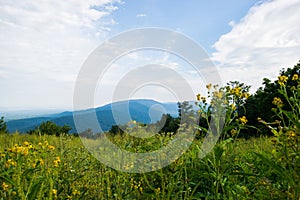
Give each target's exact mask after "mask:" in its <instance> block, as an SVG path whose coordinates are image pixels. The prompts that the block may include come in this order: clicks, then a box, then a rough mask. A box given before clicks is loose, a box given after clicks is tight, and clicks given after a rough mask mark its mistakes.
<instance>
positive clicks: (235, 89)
mask: <svg viewBox="0 0 300 200" xmlns="http://www.w3.org/2000/svg"><path fill="white" fill-rule="evenodd" d="M241 91H242V88H241V87H235V88H232V89H231V90H230V94H235V95H236V96H240V94H241Z"/></svg>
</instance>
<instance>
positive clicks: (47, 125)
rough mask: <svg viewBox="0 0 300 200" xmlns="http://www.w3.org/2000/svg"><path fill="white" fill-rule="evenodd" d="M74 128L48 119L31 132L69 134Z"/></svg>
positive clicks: (57, 134)
mask: <svg viewBox="0 0 300 200" xmlns="http://www.w3.org/2000/svg"><path fill="white" fill-rule="evenodd" d="M71 129H72V128H71V127H70V126H67V125H63V126H58V125H56V124H55V123H54V122H51V121H46V122H43V123H42V124H41V125H39V126H38V127H36V128H35V129H34V130H30V131H28V132H27V133H29V134H41V135H56V136H60V135H61V134H68V133H69V131H70V130H71Z"/></svg>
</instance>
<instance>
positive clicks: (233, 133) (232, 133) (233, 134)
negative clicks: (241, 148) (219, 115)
mask: <svg viewBox="0 0 300 200" xmlns="http://www.w3.org/2000/svg"><path fill="white" fill-rule="evenodd" d="M230 132H231V135H232V136H233V137H234V136H235V135H236V134H237V130H236V129H231V131H230Z"/></svg>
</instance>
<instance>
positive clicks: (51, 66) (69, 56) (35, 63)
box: [0, 0, 121, 109]
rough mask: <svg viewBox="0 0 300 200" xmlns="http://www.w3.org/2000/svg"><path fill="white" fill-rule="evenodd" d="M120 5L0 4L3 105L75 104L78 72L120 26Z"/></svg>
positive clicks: (111, 0)
mask: <svg viewBox="0 0 300 200" xmlns="http://www.w3.org/2000/svg"><path fill="white" fill-rule="evenodd" d="M117 3H121V1H120V0H71V1H59V0H55V1H30V0H23V1H18V0H11V1H1V4H0V84H1V85H2V86H4V87H2V90H3V93H5V94H6V95H5V96H3V97H1V100H0V103H1V106H5V107H10V106H15V105H18V107H19V108H23V109H24V108H31V107H35V108H38V107H41V108H45V107H51V106H53V107H56V106H58V105H60V106H62V107H63V106H67V105H69V106H71V105H72V93H73V85H74V82H75V80H76V75H77V73H78V70H79V68H80V66H81V64H82V63H83V62H84V60H85V58H86V57H87V56H88V55H89V53H90V52H91V51H92V50H93V49H94V48H95V47H96V46H97V45H98V44H99V43H100V42H101V41H102V40H103V39H104V38H105V37H106V36H107V34H108V32H109V30H110V26H111V25H113V24H115V23H116V22H115V21H114V20H113V19H111V18H110V14H111V13H112V12H113V11H115V10H116V9H117V7H116V5H117ZM49 102H50V103H49ZM45 104H47V105H45ZM49 104H50V105H49Z"/></svg>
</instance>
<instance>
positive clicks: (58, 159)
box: [53, 157, 61, 167]
mask: <svg viewBox="0 0 300 200" xmlns="http://www.w3.org/2000/svg"><path fill="white" fill-rule="evenodd" d="M60 163H61V160H60V158H59V157H56V158H55V160H54V161H53V166H54V167H58V166H59V164H60Z"/></svg>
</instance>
